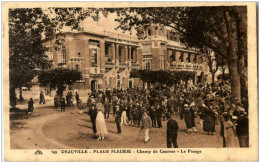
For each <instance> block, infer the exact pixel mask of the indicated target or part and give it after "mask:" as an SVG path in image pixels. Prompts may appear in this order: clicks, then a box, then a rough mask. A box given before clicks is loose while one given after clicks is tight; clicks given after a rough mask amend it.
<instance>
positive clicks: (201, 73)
mask: <svg viewBox="0 0 260 162" xmlns="http://www.w3.org/2000/svg"><path fill="white" fill-rule="evenodd" d="M143 37H144V38H145V39H143V40H140V43H141V44H142V49H143V53H142V58H143V60H142V68H143V69H150V70H170V71H194V72H196V76H195V78H194V81H193V84H196V83H198V82H204V81H206V77H207V74H208V66H207V65H206V64H203V60H202V58H201V55H200V53H199V52H198V51H196V50H194V49H190V48H187V47H185V46H183V45H182V44H181V43H180V37H179V35H178V34H174V33H172V32H171V30H169V29H167V28H166V27H164V26H163V25H159V24H154V25H148V26H145V27H144V34H143Z"/></svg>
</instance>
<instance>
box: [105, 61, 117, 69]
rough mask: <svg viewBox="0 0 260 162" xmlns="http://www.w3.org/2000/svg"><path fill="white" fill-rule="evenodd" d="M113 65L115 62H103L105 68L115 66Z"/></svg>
mask: <svg viewBox="0 0 260 162" xmlns="http://www.w3.org/2000/svg"><path fill="white" fill-rule="evenodd" d="M115 66H116V64H115V63H113V62H106V63H105V67H106V68H113V67H115Z"/></svg>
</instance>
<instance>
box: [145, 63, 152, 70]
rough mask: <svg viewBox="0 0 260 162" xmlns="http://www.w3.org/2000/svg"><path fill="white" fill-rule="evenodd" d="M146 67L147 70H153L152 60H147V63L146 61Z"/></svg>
mask: <svg viewBox="0 0 260 162" xmlns="http://www.w3.org/2000/svg"><path fill="white" fill-rule="evenodd" d="M145 69H146V70H151V62H150V61H146V63H145Z"/></svg>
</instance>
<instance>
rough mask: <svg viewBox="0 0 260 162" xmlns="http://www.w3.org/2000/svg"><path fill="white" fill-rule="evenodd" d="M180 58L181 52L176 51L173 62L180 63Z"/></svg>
mask: <svg viewBox="0 0 260 162" xmlns="http://www.w3.org/2000/svg"><path fill="white" fill-rule="evenodd" d="M180 56H181V52H180V51H176V52H175V60H176V62H177V63H179V62H180Z"/></svg>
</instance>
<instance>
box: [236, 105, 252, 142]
mask: <svg viewBox="0 0 260 162" xmlns="http://www.w3.org/2000/svg"><path fill="white" fill-rule="evenodd" d="M239 112H240V117H239V118H238V119H237V121H236V133H237V137H238V140H239V145H240V147H249V133H248V132H249V127H248V118H247V116H245V109H244V108H240V109H239Z"/></svg>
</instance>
